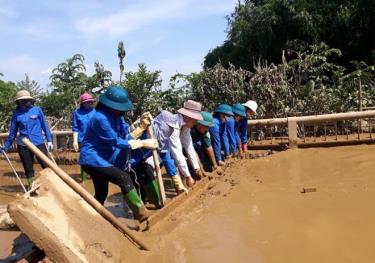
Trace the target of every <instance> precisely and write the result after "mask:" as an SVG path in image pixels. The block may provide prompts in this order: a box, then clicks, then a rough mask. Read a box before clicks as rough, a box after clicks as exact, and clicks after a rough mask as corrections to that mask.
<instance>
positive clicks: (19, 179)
mask: <svg viewBox="0 0 375 263" xmlns="http://www.w3.org/2000/svg"><path fill="white" fill-rule="evenodd" d="M1 152H2V153H3V154H4V156H5V159H7V162H8V163H9V165H10V167H11V168H12V170H13V173H14V174H15V175H16V177H17V179H18V181H19V182H20V184H21V186H22V189H23V191H24V192H25V193H26V192H27V190H26V188H25V186H24V185H23V183H22V181H21V178H20V176H19V175H18V173H17V171H16V169H14V166H13V164H12V163H11V161H10V160H9V157H8V155H7V153H6V152H5V151H4V150H3V149H1Z"/></svg>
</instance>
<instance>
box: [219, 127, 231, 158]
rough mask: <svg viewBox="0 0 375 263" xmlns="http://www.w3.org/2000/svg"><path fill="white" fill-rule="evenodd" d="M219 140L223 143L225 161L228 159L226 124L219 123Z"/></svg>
mask: <svg viewBox="0 0 375 263" xmlns="http://www.w3.org/2000/svg"><path fill="white" fill-rule="evenodd" d="M220 125H221V134H220V139H221V141H222V143H223V148H224V156H225V159H229V154H230V152H229V141H228V127H227V124H226V123H221V124H220Z"/></svg>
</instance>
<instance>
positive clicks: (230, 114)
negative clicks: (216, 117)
mask: <svg viewBox="0 0 375 263" xmlns="http://www.w3.org/2000/svg"><path fill="white" fill-rule="evenodd" d="M215 112H217V113H223V114H226V115H229V116H233V112H230V111H222V110H216V111H215Z"/></svg>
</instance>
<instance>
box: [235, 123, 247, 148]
mask: <svg viewBox="0 0 375 263" xmlns="http://www.w3.org/2000/svg"><path fill="white" fill-rule="evenodd" d="M235 130H236V133H237V135H236V140H237V145H239V144H247V119H246V118H242V119H241V120H240V121H239V122H236V125H235Z"/></svg>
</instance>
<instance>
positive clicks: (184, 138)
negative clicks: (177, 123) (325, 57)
mask: <svg viewBox="0 0 375 263" xmlns="http://www.w3.org/2000/svg"><path fill="white" fill-rule="evenodd" d="M180 139H181V144H182V147H183V148H184V149H185V151H186V154H187V156H188V159H189V161H190V163H191V165H192V166H193V169H194V171H196V170H197V169H200V166H199V161H198V158H197V156H198V155H197V153H196V152H195V149H194V145H193V140H192V139H191V135H190V129H186V130H184V131H182V134H181V136H180Z"/></svg>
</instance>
